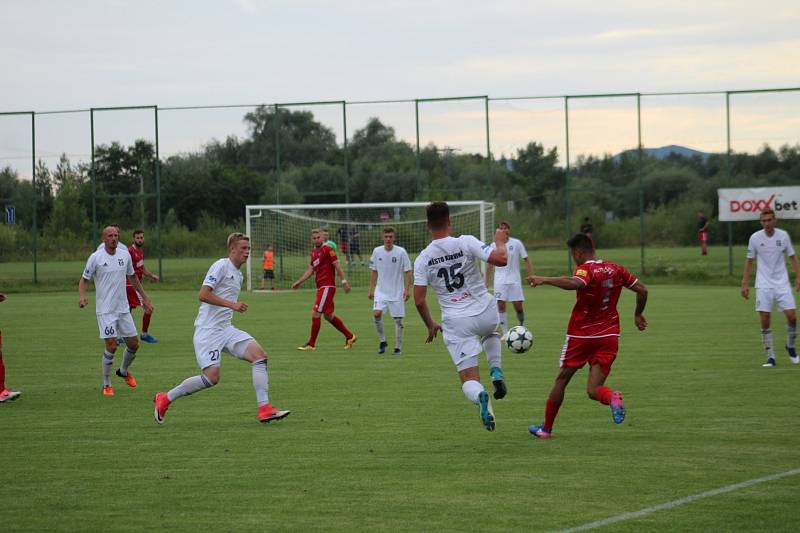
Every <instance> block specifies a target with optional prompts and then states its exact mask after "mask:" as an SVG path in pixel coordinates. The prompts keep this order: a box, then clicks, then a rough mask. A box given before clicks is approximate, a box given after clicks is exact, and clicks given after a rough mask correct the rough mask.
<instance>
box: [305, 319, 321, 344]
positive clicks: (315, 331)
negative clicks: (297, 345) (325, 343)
mask: <svg viewBox="0 0 800 533" xmlns="http://www.w3.org/2000/svg"><path fill="white" fill-rule="evenodd" d="M321 324H322V319H321V318H320V317H318V316H312V317H311V336H310V337H309V338H308V342H307V343H306V344H308V345H309V346H316V345H317V335H319V327H320V325H321Z"/></svg>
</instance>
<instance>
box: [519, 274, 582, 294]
mask: <svg viewBox="0 0 800 533" xmlns="http://www.w3.org/2000/svg"><path fill="white" fill-rule="evenodd" d="M528 283H529V284H530V286H531V287H538V286H539V285H552V286H553V287H558V288H559V289H564V290H565V291H577V290H578V289H582V288H583V287H585V286H586V284H585V283H584V282H583V281H582V280H580V279H578V278H576V277H574V276H559V277H547V276H528Z"/></svg>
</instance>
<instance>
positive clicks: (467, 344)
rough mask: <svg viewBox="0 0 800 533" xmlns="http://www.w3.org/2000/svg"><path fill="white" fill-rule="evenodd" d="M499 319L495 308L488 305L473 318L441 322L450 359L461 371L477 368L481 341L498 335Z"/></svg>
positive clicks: (450, 318)
mask: <svg viewBox="0 0 800 533" xmlns="http://www.w3.org/2000/svg"><path fill="white" fill-rule="evenodd" d="M499 323H500V317H499V316H498V314H497V307H496V306H494V305H490V306H489V307H487V308H486V309H485V310H484V311H483V312H482V313H480V314H478V315H475V316H460V317H449V318H445V319H444V320H442V336H443V337H444V343H445V344H446V345H447V351H449V352H450V358H451V359H452V360H453V363H454V364H455V365H456V368H457V369H458V370H459V371H461V370H464V369H466V368H472V367H475V366H478V355H479V354H480V353H481V352H482V351H483V345H482V344H481V341H482V340H483V339H484V338H485V337H488V336H490V335H498V336H499V333H497V326H498V324H499Z"/></svg>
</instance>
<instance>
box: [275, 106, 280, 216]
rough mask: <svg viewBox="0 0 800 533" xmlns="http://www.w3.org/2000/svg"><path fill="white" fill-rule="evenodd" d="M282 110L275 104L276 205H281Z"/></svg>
mask: <svg viewBox="0 0 800 533" xmlns="http://www.w3.org/2000/svg"><path fill="white" fill-rule="evenodd" d="M280 128H281V121H280V108H279V107H278V104H275V203H276V204H280V203H281V141H280Z"/></svg>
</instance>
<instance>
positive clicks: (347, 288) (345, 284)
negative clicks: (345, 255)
mask: <svg viewBox="0 0 800 533" xmlns="http://www.w3.org/2000/svg"><path fill="white" fill-rule="evenodd" d="M333 268H335V269H336V273H337V274H339V279H340V280H342V287H344V292H350V283H349V282H348V281H347V278H345V277H344V270H342V265H340V264H339V261H334V262H333Z"/></svg>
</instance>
